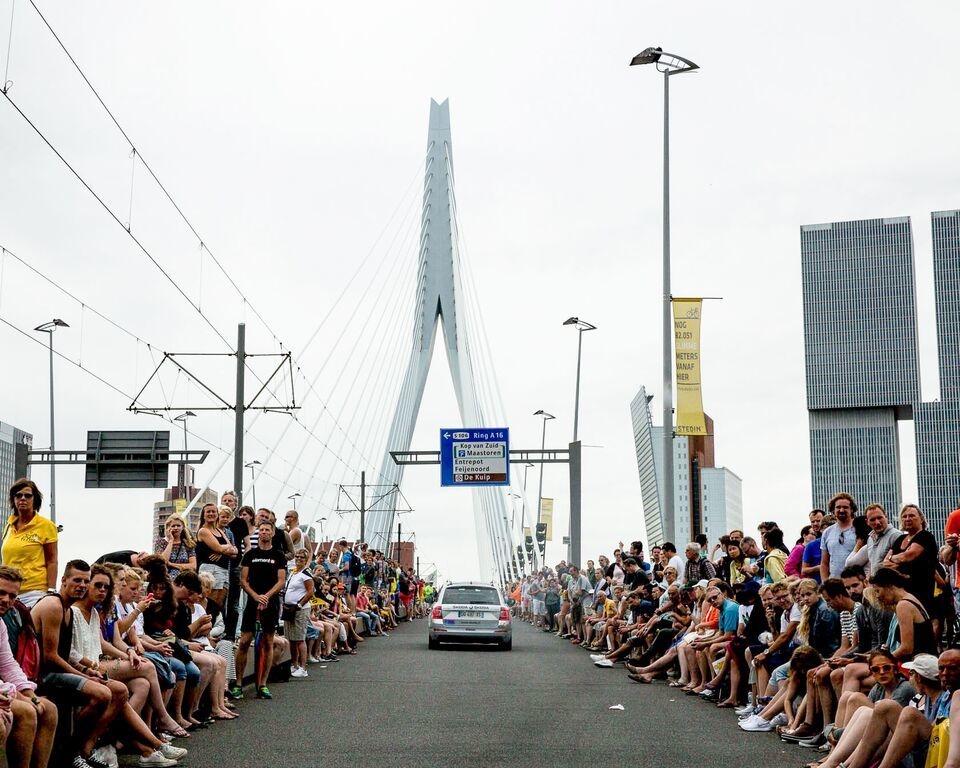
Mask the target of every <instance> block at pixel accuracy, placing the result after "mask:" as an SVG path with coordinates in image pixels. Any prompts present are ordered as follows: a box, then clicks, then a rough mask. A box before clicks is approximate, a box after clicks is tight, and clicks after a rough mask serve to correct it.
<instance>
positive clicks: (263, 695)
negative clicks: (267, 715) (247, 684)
mask: <svg viewBox="0 0 960 768" xmlns="http://www.w3.org/2000/svg"><path fill="white" fill-rule="evenodd" d="M257 698H258V699H272V698H273V694H272V693H270V689H269V688H267V686H265V685H262V686H260V687H259V688H257Z"/></svg>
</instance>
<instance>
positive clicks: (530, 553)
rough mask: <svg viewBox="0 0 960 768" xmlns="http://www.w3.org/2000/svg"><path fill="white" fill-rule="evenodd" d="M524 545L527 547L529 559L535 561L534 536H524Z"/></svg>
mask: <svg viewBox="0 0 960 768" xmlns="http://www.w3.org/2000/svg"><path fill="white" fill-rule="evenodd" d="M523 545H524V546H525V547H526V548H527V560H529V561H530V562H531V563H532V562H533V536H524V541H523Z"/></svg>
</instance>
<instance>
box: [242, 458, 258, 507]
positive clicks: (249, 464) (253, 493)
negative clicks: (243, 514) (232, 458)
mask: <svg viewBox="0 0 960 768" xmlns="http://www.w3.org/2000/svg"><path fill="white" fill-rule="evenodd" d="M243 466H245V467H247V468H248V469H249V470H250V496H251V500H252V501H253V508H254V510H256V508H257V481H256V479H255V478H254V476H253V470H254V467H259V466H260V462H259V461H257V460H256V459H254V460H253V461H248V462H247V463H246V464H244V465H243Z"/></svg>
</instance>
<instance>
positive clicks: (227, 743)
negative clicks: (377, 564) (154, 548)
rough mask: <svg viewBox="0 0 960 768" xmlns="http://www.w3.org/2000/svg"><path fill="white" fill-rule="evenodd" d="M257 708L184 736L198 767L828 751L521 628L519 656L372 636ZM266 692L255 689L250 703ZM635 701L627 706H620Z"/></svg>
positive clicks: (793, 757) (742, 757)
mask: <svg viewBox="0 0 960 768" xmlns="http://www.w3.org/2000/svg"><path fill="white" fill-rule="evenodd" d="M320 666H321V665H317V664H312V665H310V669H309V671H310V677H309V678H308V679H305V680H292V681H290V682H289V683H286V684H283V685H276V686H271V690H272V691H273V693H274V696H275V698H274V700H273V701H257V700H251V699H247V700H245V701H243V702H241V703H240V704H239V709H238V711H239V712H240V713H241V717H240V718H239V719H237V720H235V721H232V722H221V723H217V724H216V725H215V726H213V727H211V728H210V729H209V730H206V731H201V732H199V733H196V734H195V736H194V738H192V739H189V740H183V741H178V742H177V743H178V744H182V745H183V746H186V747H187V748H188V749H190V750H191V754H190V756H189V757H188V761H189V762H188V765H191V766H223V768H245V767H246V766H251V767H252V766H261V765H268V766H281V767H284V768H285V767H287V766H289V768H296V767H298V766H304V767H305V766H320V765H328V764H338V763H344V762H345V759H344V757H343V756H344V755H351V754H353V755H359V754H362V753H375V754H376V757H373V756H371V759H370V760H369V761H367V760H363V759H361V758H357V757H354V758H352V759H349V764H351V765H359V764H362V763H365V764H369V765H370V766H373V767H374V768H392V767H393V766H428V767H432V766H456V768H473V767H474V766H477V767H479V766H484V767H485V768H487V767H489V766H522V767H523V768H541V767H543V768H547V767H549V768H567V767H568V766H587V765H603V766H619V765H621V764H624V765H638V764H639V765H670V766H677V767H679V766H702V767H703V768H711V767H712V766H717V767H718V768H719V766H729V765H735V766H738V767H739V768H749V767H750V766H754V765H767V766H769V765H777V766H800V765H803V764H804V763H806V762H807V761H809V760H812V759H814V758H815V757H816V756H817V753H816V750H809V749H801V748H799V747H794V746H788V745H786V744H784V743H782V742H781V741H780V740H779V739H778V738H777V737H776V735H774V734H769V733H743V732H742V731H740V729H738V728H737V727H736V716H735V715H734V714H732V712H731V711H730V710H718V709H717V708H716V707H715V706H713V705H708V704H706V703H704V702H700V701H694V700H692V697H688V696H683V695H678V694H677V693H676V692H675V690H674V689H672V688H667V687H666V686H665V685H663V684H662V683H660V684H654V685H638V684H636V683H632V682H630V681H629V680H628V679H627V677H626V675H625V673H624V672H623V669H622V668H616V667H615V668H612V669H600V668H597V667H595V666H594V665H593V664H592V663H591V662H590V659H589V656H588V654H587V653H586V652H585V651H582V650H580V649H579V648H576V647H574V646H573V645H571V644H570V643H569V642H567V641H561V640H558V639H557V638H554V637H553V636H551V635H547V634H545V633H542V632H539V631H536V630H534V629H533V628H531V627H529V626H528V625H525V624H518V625H516V627H515V631H514V646H513V651H510V652H504V651H499V650H497V649H495V648H494V647H484V646H473V647H472V646H449V647H447V646H444V647H442V648H441V649H440V650H437V651H430V650H428V649H427V638H426V626H425V621H424V620H422V619H421V620H419V621H415V622H413V623H411V624H405V625H402V626H401V628H400V629H399V630H397V631H395V632H393V633H392V635H391V637H389V638H368V639H367V640H366V642H365V643H364V644H363V646H361V650H360V653H359V654H358V655H356V656H352V657H349V658H345V659H343V660H342V661H340V662H339V663H336V664H326V665H324V666H325V668H323V669H321V668H320ZM251 694H252V690H251V689H249V688H248V694H247V695H248V696H250V695H251ZM614 704H622V705H623V707H624V710H623V711H615V710H610V709H609V707H610V706H611V705H614Z"/></svg>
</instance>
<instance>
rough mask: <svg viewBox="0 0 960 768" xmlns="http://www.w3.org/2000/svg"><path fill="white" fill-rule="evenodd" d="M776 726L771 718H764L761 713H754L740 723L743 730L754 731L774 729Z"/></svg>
mask: <svg viewBox="0 0 960 768" xmlns="http://www.w3.org/2000/svg"><path fill="white" fill-rule="evenodd" d="M775 727H776V726H775V725H774V724H773V722H772V721H771V720H764V719H763V718H762V717H760V715H754V716H753V717H750V718H747V719H746V720H743V721H742V722H741V723H740V728H741V730H744V731H748V732H752V733H761V732H767V731H772V730H773V729H774V728H775Z"/></svg>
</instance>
